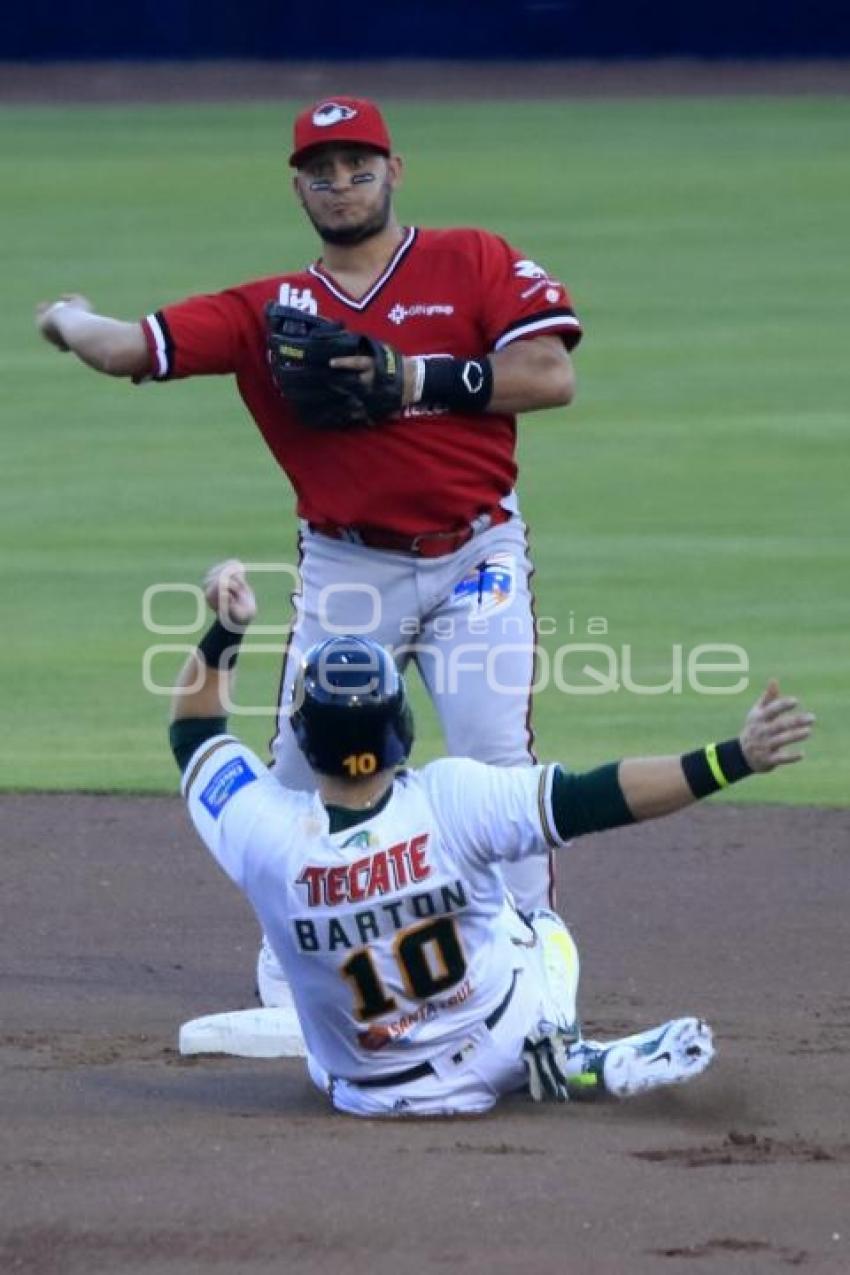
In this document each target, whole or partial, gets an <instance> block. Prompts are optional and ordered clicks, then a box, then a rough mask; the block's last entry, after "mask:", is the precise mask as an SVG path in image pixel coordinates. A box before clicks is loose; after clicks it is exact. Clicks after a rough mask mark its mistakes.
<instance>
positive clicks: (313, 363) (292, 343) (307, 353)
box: [266, 301, 404, 429]
mask: <svg viewBox="0 0 850 1275" xmlns="http://www.w3.org/2000/svg"><path fill="white" fill-rule="evenodd" d="M266 348H267V351H268V360H269V366H270V367H271V373H272V376H273V377H274V382H275V384H276V385H277V388H278V389H279V390H280V392H281V394H282V395H283V396H284V398H285V399H286V400H287V402H289V403H291V404H292V406H293V408H294V409H295V412H296V413H297V415H298V418H299V420H300V421H301V423H302V425H306V426H308V427H309V428H310V429H351V428H353V427H355V426H358V425H377V424H378V423H379V422H380V421H383V420H386V418H387V417H388V416H392V415H393V413H395V412H397V411H399V409H400V408H401V406H402V390H403V387H404V363H403V359H402V356H401V355H400V354H399V353H398V352H397V351H396V350H394V349H393V348H392V346H391V345H385V344H384V343H383V342H382V341H375V340H373V338H372V337H368V336H361V335H360V334H359V333H357V332H349V330H348V329H347V328H346V327H345V326H344V325H343V324H342V323H336V322H333V321H332V320H330V319H323V318H321V317H320V316H319V315H315V314H307V313H305V312H304V311H303V310H296V309H294V308H293V307H292V306H286V305H278V304H277V302H275V301H272V302H269V304H268V305H267V306H266ZM352 355H366V356H368V357H369V358H371V359H372V361H373V364H374V369H375V371H374V378H373V379H372V380H371V383H368V384H367V382H366V381H364V380H363V378H362V376H361V374H360V373H359V372H355V371H353V370H352V369H350V368H333V367H331V366H330V361H331V359H338V358H348V357H351V356H352Z"/></svg>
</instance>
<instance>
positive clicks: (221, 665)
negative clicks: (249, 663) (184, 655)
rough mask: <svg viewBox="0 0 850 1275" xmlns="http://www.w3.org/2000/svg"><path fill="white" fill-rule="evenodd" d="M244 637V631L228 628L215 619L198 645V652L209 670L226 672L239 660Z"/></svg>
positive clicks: (232, 627)
mask: <svg viewBox="0 0 850 1275" xmlns="http://www.w3.org/2000/svg"><path fill="white" fill-rule="evenodd" d="M244 636H245V630H244V629H239V628H236V627H234V626H231V627H230V628H228V627H227V625H224V624H222V622H221V620H219V619H216V620H215V621H214V622H213V624H212V627H211V628H210V629H208V631H207V632H206V633H205V634H204V636H203V637H202V638H201V640H200V642H199V643H198V652H199V654H200V655H201V657H202V659H203V661H204V663H205V664H206V665H207V666H208V667H209V668H217V669H223V670H224V671H225V672H228V671H229V670H230V669H232V668H233V665H234V664H235V663H236V661H237V659H238V658H239V645H240V643H241V641H242V639H243V637H244Z"/></svg>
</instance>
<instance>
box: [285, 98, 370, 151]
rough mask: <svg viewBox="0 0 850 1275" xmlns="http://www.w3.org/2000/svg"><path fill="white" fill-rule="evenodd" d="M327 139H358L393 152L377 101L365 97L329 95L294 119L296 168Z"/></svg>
mask: <svg viewBox="0 0 850 1275" xmlns="http://www.w3.org/2000/svg"><path fill="white" fill-rule="evenodd" d="M328 142H355V143H358V144H359V145H361V146H374V148H375V150H376V151H382V152H383V154H384V155H391V154H392V143H391V142H390V134H389V130H388V129H387V126H386V124H385V123H384V117H383V115H382V114H381V112H380V111H379V110H378V108H377V106H376V105H375V103H374V102H370V101H368V100H367V99H366V98H364V97H326V98H323V99H322V101H321V102H316V104H315V105H314V106H308V107H307V109H306V111H302V112H301V114H300V115H299V116H298V117H297V118H296V120H295V127H294V128H293V131H292V145H293V150H292V154H291V155H290V156H289V162H290V164H291V165H292V167H293V168H297V167H298V166H299V164H300V163H301V161H302V160H303V159H304V156H305V155H306V154H307V152H308V151H311V150H313V149H314V148H315V147H316V146H325V145H327V143H328Z"/></svg>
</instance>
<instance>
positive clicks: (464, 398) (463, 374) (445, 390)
mask: <svg viewBox="0 0 850 1275" xmlns="http://www.w3.org/2000/svg"><path fill="white" fill-rule="evenodd" d="M422 364H423V367H424V370H423V373H422V388H421V390H420V391H419V393H418V395H417V396H416V400H415V401H416V402H417V403H423V404H424V405H425V406H426V407H447V408H449V410H450V411H454V412H464V413H466V414H469V415H473V414H475V413H477V412H486V410H487V407H488V404H489V402H490V399H491V398H492V397H493V365H492V363H491V362H490V360H489V359H487V358H483V359H453V358H448V357H443V356H442V355H436V356H434V357H432V358H424V359H422Z"/></svg>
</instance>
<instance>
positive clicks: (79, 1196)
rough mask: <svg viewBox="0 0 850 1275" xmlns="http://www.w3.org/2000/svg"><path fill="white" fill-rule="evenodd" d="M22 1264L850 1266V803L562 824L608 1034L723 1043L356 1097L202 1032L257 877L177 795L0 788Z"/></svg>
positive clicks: (244, 938)
mask: <svg viewBox="0 0 850 1275" xmlns="http://www.w3.org/2000/svg"><path fill="white" fill-rule="evenodd" d="M0 817H2V824H3V828H4V842H5V853H4V868H5V871H4V876H5V895H6V916H7V921H6V925H5V926H4V928H3V930H2V935H0V948H2V954H3V971H4V973H3V988H4V1007H5V1008H4V1014H3V1023H2V1036H0V1059H2V1063H3V1081H2V1089H0V1102H2V1106H0V1111H2V1135H0V1137H2V1149H0V1180H2V1186H3V1198H4V1210H3V1224H2V1230H0V1269H3V1270H9V1271H15V1272H27V1273H30V1272H38V1273H39V1275H77V1273H78V1272H79V1273H81V1275H82V1273H83V1272H85V1273H86V1275H96V1273H98V1272H121V1273H122V1275H127V1273H135V1272H139V1273H142V1272H144V1275H184V1273H186V1275H188V1273H189V1272H191V1273H192V1275H195V1273H196V1272H200V1271H202V1270H214V1271H222V1272H226V1273H228V1275H229V1273H230V1272H251V1273H253V1272H260V1271H263V1272H265V1271H290V1270H292V1271H299V1272H300V1271H304V1272H340V1273H342V1272H345V1273H346V1275H348V1273H353V1275H360V1273H361V1272H362V1273H363V1275H366V1273H367V1272H369V1275H384V1272H386V1273H387V1275H389V1273H390V1272H392V1275H396V1272H397V1271H398V1270H400V1269H401V1270H405V1271H409V1272H415V1273H418V1272H438V1271H446V1270H449V1269H453V1270H457V1271H460V1272H462V1273H464V1275H472V1273H476V1275H477V1273H478V1272H481V1275H485V1273H486V1275H493V1273H502V1272H504V1273H507V1272H515V1271H516V1272H523V1273H524V1275H525V1273H530V1275H534V1273H536V1272H543V1271H546V1272H550V1271H559V1272H566V1273H567V1275H574V1273H575V1275H579V1273H580V1275H597V1273H599V1275H607V1273H608V1272H629V1275H632V1273H634V1272H644V1271H647V1272H648V1271H652V1272H655V1273H656V1275H658V1272H662V1273H664V1275H667V1273H670V1275H674V1273H675V1272H687V1273H692V1272H694V1271H708V1270H713V1271H717V1272H727V1271H728V1272H751V1271H762V1270H764V1271H769V1270H774V1269H775V1270H780V1269H783V1268H786V1267H790V1266H799V1267H803V1268H804V1269H806V1270H811V1271H835V1272H839V1271H848V1270H850V1255H848V1229H850V1228H848V1222H850V1219H849V1218H848V1210H847V1201H848V1199H850V1117H849V1116H848V1110H850V1109H849V1108H848V1101H847V1094H848V1091H850V1052H848V1045H850V991H848V984H847V955H846V954H847V951H848V940H850V914H848V908H847V902H846V900H847V887H848V882H850V863H849V862H848V846H850V811H848V810H813V809H802V808H780V807H762V808H753V807H746V808H742V807H734V806H722V805H721V806H715V807H714V808H711V807H703V808H701V809H699V810H697V811H695V812H692V813H688V814H686V815H681V816H677V817H676V818H674V819H671V820H668V821H666V822H663V823H659V824H656V825H654V826H644V827H641V828H635V829H629V830H626V831H623V832H619V833H617V834H606V835H604V836H600V837H596V838H589V839H586V840H585V841H583V842H579V843H577V844H576V845H575V846H573V847H572V848H570V849H568V850H566V851H564V852H563V854H562V855H561V858H560V863H559V884H560V899H561V905H562V908H563V910H564V913H565V915H566V916H567V917H568V918H569V919H570V920H571V922H572V924H573V927H574V929H575V932H576V934H577V936H578V940H579V945H580V948H581V950H582V956H583V961H584V971H585V973H584V978H583V995H582V1001H583V1007H584V1016H585V1022H586V1024H587V1026H588V1027H589V1028H590V1029H591V1030H592V1031H593V1032H594V1033H595V1032H599V1033H600V1034H603V1033H612V1034H617V1033H621V1032H623V1031H625V1030H628V1029H630V1028H632V1027H636V1026H645V1025H651V1024H652V1023H654V1022H656V1021H660V1020H661V1019H663V1018H664V1017H666V1016H668V1015H670V1014H675V1013H682V1012H689V1011H690V1012H694V1011H695V1012H700V1013H703V1014H705V1015H706V1016H707V1017H708V1018H709V1019H710V1020H711V1021H712V1023H713V1025H714V1027H715V1032H716V1038H717V1043H718V1057H717V1060H716V1063H715V1065H714V1067H713V1068H712V1070H711V1071H710V1072H709V1073H708V1074H707V1076H705V1077H703V1078H702V1079H701V1080H700V1081H698V1082H696V1083H695V1084H693V1085H692V1086H689V1087H685V1088H682V1089H680V1090H670V1091H667V1092H663V1091H662V1092H660V1093H657V1094H653V1095H648V1096H646V1097H644V1098H643V1099H635V1100H633V1101H632V1102H631V1103H623V1104H619V1105H613V1104H612V1105H606V1106H590V1105H577V1104H574V1105H571V1106H568V1107H564V1108H552V1107H549V1108H541V1107H535V1106H533V1105H532V1104H531V1103H530V1102H526V1101H523V1100H520V1099H514V1100H511V1101H509V1102H506V1103H504V1104H503V1106H502V1107H501V1108H500V1109H499V1110H498V1111H497V1112H496V1113H495V1114H494V1115H492V1116H490V1117H488V1118H486V1119H483V1120H476V1121H459V1122H446V1123H440V1122H436V1121H429V1122H425V1123H422V1124H412V1123H409V1122H408V1123H399V1124H387V1123H381V1122H358V1121H355V1120H351V1119H346V1118H345V1117H341V1116H336V1115H334V1114H332V1113H331V1112H330V1111H329V1110H328V1109H327V1108H326V1106H325V1103H324V1101H323V1100H322V1098H321V1097H320V1096H319V1095H318V1094H316V1093H315V1092H314V1091H313V1090H312V1089H311V1087H310V1085H309V1082H308V1081H307V1079H306V1077H305V1075H304V1073H303V1070H302V1066H301V1064H300V1063H299V1062H297V1061H295V1060H293V1061H286V1062H282V1063H278V1062H253V1061H245V1060H238V1059H207V1060H202V1061H191V1060H186V1061H183V1060H181V1059H180V1058H179V1057H178V1055H177V1054H176V1052H175V1042H176V1033H177V1029H178V1026H179V1024H180V1022H181V1021H182V1020H183V1019H185V1018H188V1017H192V1016H194V1015H196V1014H200V1013H205V1012H210V1011H214V1010H216V1009H222V1008H233V1007H237V1006H240V1005H244V1004H248V1003H249V1002H250V996H251V988H252V965H253V958H254V951H255V941H256V931H255V926H254V923H253V920H252V918H251V916H250V915H249V912H248V909H247V907H246V905H245V904H244V903H243V901H242V900H241V898H240V897H239V895H238V894H237V892H236V891H235V890H234V889H233V887H232V886H231V885H230V884H229V883H228V882H227V880H226V879H225V878H224V876H223V874H221V873H220V871H219V870H218V868H217V867H216V866H215V865H214V863H213V862H212V860H211V859H210V858H209V856H208V855H207V853H206V851H205V850H204V849H203V847H202V846H201V845H200V843H198V842H197V841H196V839H195V836H194V833H193V832H192V831H191V829H190V828H189V826H188V822H187V819H186V816H185V814H184V812H183V810H182V809H181V806H180V804H179V802H178V801H177V800H175V799H170V798H120V797H112V796H87V795H76V796H62V795H59V796H24V795H8V794H7V795H4V796H0Z"/></svg>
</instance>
